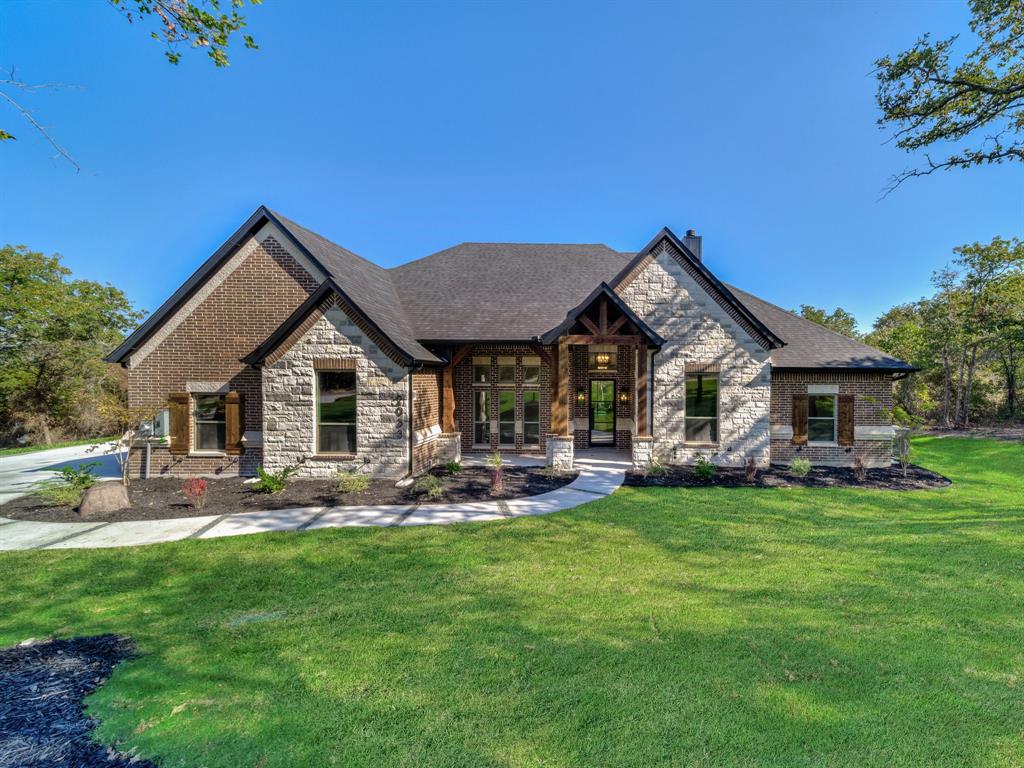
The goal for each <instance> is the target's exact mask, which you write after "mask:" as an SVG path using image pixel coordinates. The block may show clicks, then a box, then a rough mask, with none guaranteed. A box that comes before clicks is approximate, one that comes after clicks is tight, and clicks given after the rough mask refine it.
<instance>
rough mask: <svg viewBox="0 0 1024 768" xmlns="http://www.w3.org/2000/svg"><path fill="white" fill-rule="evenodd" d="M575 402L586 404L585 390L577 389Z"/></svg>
mask: <svg viewBox="0 0 1024 768" xmlns="http://www.w3.org/2000/svg"><path fill="white" fill-rule="evenodd" d="M576 402H577V403H585V402H587V390H585V389H578V390H576Z"/></svg>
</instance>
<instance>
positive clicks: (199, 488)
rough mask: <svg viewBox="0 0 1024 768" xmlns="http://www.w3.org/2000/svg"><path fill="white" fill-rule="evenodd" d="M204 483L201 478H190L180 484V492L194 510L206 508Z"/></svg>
mask: <svg viewBox="0 0 1024 768" xmlns="http://www.w3.org/2000/svg"><path fill="white" fill-rule="evenodd" d="M206 490H207V488H206V481H205V480H204V479H203V478H201V477H190V478H189V479H188V480H186V481H185V482H184V483H182V484H181V492H182V493H184V494H185V498H186V499H188V500H189V503H190V504H191V505H192V506H193V507H195V508H196V509H202V508H203V507H205V506H206Z"/></svg>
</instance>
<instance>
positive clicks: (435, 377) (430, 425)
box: [412, 368, 442, 472]
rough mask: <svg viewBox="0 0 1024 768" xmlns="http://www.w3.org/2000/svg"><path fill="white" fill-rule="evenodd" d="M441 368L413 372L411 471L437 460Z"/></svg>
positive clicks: (439, 451)
mask: <svg viewBox="0 0 1024 768" xmlns="http://www.w3.org/2000/svg"><path fill="white" fill-rule="evenodd" d="M441 387H442V381H441V369H439V368H438V369H435V370H425V371H417V372H415V373H413V374H412V428H413V449H412V461H413V471H414V472H422V471H424V470H426V469H429V468H430V467H432V466H434V465H435V464H437V463H438V462H439V461H440V453H441V440H440V437H441Z"/></svg>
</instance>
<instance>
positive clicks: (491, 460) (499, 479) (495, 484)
mask: <svg viewBox="0 0 1024 768" xmlns="http://www.w3.org/2000/svg"><path fill="white" fill-rule="evenodd" d="M487 466H488V467H490V468H491V495H492V496H496V495H498V494H499V493H502V492H504V490H505V470H504V465H503V464H502V461H501V453H499V452H498V451H495V452H494V453H492V454H491V455H490V456H488V457H487Z"/></svg>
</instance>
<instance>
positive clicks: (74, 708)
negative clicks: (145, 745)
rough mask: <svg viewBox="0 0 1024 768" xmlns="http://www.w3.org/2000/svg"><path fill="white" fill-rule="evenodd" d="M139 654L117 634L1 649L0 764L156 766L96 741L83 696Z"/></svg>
mask: <svg viewBox="0 0 1024 768" xmlns="http://www.w3.org/2000/svg"><path fill="white" fill-rule="evenodd" d="M131 655H132V643H131V641H130V640H129V639H128V638H125V637H117V636H116V635H100V636H98V637H79V638H73V639H71V640H49V641H46V642H39V643H35V642H32V643H26V644H22V645H17V646H15V647H13V648H4V649H0V768H51V767H52V768H58V766H59V767H60V768H100V767H101V766H102V767H103V768H109V767H110V766H131V767H132V768H155V766H154V765H153V763H151V762H149V761H148V760H139V759H137V758H134V757H131V756H130V755H125V754H122V753H120V752H116V751H114V750H112V749H109V748H107V747H104V746H101V745H99V744H96V743H95V742H93V741H92V739H91V735H92V730H93V728H95V726H96V722H95V721H94V720H93V719H92V718H89V717H87V716H86V715H85V712H84V711H83V706H82V700H83V698H84V697H85V696H87V695H88V694H90V693H92V691H94V690H95V689H96V687H97V686H99V685H100V684H102V683H103V682H104V681H106V679H107V678H108V677H109V676H110V672H111V670H113V668H114V667H115V666H117V664H118V663H119V662H121V661H123V660H124V659H127V658H130V657H131Z"/></svg>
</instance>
